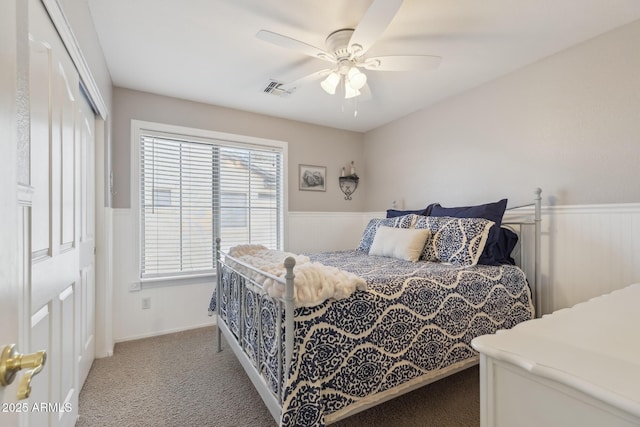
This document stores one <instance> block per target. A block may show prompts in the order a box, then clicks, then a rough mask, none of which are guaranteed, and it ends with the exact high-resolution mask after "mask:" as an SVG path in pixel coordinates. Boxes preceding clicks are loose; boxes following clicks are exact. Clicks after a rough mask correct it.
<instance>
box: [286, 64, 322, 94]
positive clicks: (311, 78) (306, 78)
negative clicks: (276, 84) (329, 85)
mask: <svg viewBox="0 0 640 427" xmlns="http://www.w3.org/2000/svg"><path fill="white" fill-rule="evenodd" d="M332 71H333V70H332V69H330V68H326V69H324V70H320V71H316V72H315V73H311V74H309V75H306V76H304V77H301V78H299V79H296V80H294V81H292V82H290V83H285V84H283V85H282V86H280V87H281V88H282V89H284V90H293V89H295V88H298V87H301V86H304V85H306V84H308V83H310V82H313V81H315V80H320V79H321V78H323V77H326V76H328V75H329V74H330V73H331V72H332Z"/></svg>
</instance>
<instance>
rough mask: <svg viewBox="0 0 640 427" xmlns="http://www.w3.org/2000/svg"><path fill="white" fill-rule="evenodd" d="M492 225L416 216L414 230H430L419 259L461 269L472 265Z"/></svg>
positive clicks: (480, 252)
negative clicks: (451, 265)
mask: <svg viewBox="0 0 640 427" xmlns="http://www.w3.org/2000/svg"><path fill="white" fill-rule="evenodd" d="M494 224H495V223H494V222H493V221H489V220H488V219H484V218H453V217H448V216H441V217H435V216H427V217H419V218H417V219H416V222H415V228H427V229H429V230H430V231H431V238H430V239H428V240H427V244H426V245H425V246H424V250H423V252H422V257H421V259H422V260H425V261H441V262H446V263H449V264H453V265H459V266H464V267H467V266H472V265H476V264H477V263H478V259H479V258H480V255H481V254H482V250H483V249H484V246H485V244H486V243H487V237H488V236H489V230H491V227H493V225H494Z"/></svg>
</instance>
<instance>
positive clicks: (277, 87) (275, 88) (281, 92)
mask: <svg viewBox="0 0 640 427" xmlns="http://www.w3.org/2000/svg"><path fill="white" fill-rule="evenodd" d="M283 85H284V83H281V82H277V81H275V80H269V83H267V86H266V87H265V88H264V90H263V92H264V93H266V94H270V95H275V96H289V95H291V94H292V93H293V91H294V90H295V88H293V89H290V90H286V89H283V88H282V86H283Z"/></svg>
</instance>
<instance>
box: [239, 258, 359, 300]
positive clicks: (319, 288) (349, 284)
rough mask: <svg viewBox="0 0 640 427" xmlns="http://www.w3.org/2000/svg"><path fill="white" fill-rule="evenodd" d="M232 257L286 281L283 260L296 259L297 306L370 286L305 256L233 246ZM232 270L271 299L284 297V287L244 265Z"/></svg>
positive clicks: (351, 275) (339, 297)
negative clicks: (262, 290)
mask: <svg viewBox="0 0 640 427" xmlns="http://www.w3.org/2000/svg"><path fill="white" fill-rule="evenodd" d="M229 255H231V256H232V257H234V258H236V259H238V260H240V261H242V262H245V263H247V264H249V265H251V266H253V267H254V268H255V269H257V270H260V271H263V272H265V273H268V274H270V275H272V276H275V277H278V278H284V276H285V274H286V272H287V271H286V269H285V268H284V260H285V259H286V258H287V257H293V258H294V259H295V260H296V265H295V267H294V268H293V274H294V275H295V279H294V281H293V284H294V294H295V295H294V297H295V305H296V306H297V307H312V306H314V305H318V304H320V303H321V302H323V301H325V300H327V299H329V298H334V299H341V298H346V297H348V296H349V295H351V294H352V293H353V292H355V291H356V289H359V290H365V289H367V283H366V282H365V280H364V279H363V278H362V277H360V276H357V275H355V274H353V273H350V272H348V271H344V270H340V269H338V268H336V267H330V266H326V265H324V264H321V263H319V262H312V261H311V260H310V259H309V257H308V256H304V255H295V254H292V253H288V252H282V251H276V250H273V249H267V248H266V247H265V246H263V245H238V246H234V247H232V248H231V249H230V250H229ZM233 267H234V268H237V269H238V270H240V271H242V273H243V274H246V275H249V276H250V278H251V279H253V280H254V281H256V282H257V283H259V284H260V285H262V288H263V289H264V291H265V292H266V293H267V294H269V295H270V296H272V297H277V298H283V297H284V293H285V286H284V284H282V283H279V282H276V281H275V280H273V279H270V278H268V277H265V276H263V275H261V274H259V273H256V272H250V271H249V270H248V269H246V268H242V267H241V266H238V265H233Z"/></svg>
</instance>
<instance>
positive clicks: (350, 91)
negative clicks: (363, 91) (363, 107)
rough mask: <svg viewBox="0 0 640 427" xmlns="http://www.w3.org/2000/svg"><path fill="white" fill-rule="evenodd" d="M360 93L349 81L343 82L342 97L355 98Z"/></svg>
mask: <svg viewBox="0 0 640 427" xmlns="http://www.w3.org/2000/svg"><path fill="white" fill-rule="evenodd" d="M358 95H360V91H359V90H358V89H356V88H354V87H353V86H352V85H351V83H349V82H345V84H344V99H350V98H355V97H356V96H358Z"/></svg>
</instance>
